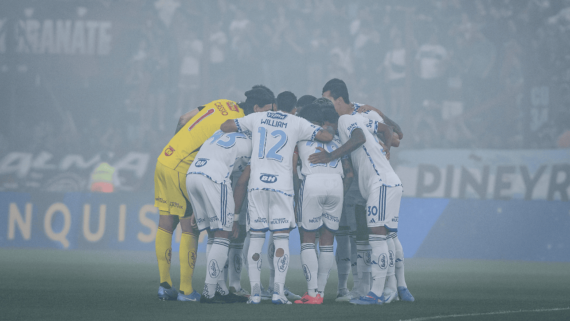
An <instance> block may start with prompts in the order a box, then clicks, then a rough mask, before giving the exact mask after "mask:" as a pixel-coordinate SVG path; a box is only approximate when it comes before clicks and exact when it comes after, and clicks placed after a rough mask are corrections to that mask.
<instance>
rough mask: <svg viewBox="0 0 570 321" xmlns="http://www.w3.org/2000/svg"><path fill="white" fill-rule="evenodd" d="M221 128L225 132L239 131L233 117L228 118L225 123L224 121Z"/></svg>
mask: <svg viewBox="0 0 570 321" xmlns="http://www.w3.org/2000/svg"><path fill="white" fill-rule="evenodd" d="M220 129H221V130H222V131H223V132H224V133H234V132H237V131H238V127H237V125H236V122H235V121H234V120H233V119H228V120H226V121H225V122H224V123H222V125H221V126H220Z"/></svg>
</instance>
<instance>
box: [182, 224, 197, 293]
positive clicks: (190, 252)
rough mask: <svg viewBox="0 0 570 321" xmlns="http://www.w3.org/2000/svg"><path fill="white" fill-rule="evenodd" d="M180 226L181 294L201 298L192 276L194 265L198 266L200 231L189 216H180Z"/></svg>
mask: <svg viewBox="0 0 570 321" xmlns="http://www.w3.org/2000/svg"><path fill="white" fill-rule="evenodd" d="M180 227H181V228H182V237H181V238H180V252H179V256H180V294H182V295H186V296H188V295H192V296H193V297H194V296H196V297H197V298H198V299H199V295H197V294H198V292H196V291H194V288H193V287H192V276H193V275H194V267H195V266H196V259H197V254H198V252H197V249H198V235H199V234H200V233H199V231H198V230H197V229H194V227H193V226H192V225H191V223H190V217H189V216H188V217H184V218H180ZM179 300H180V299H179ZM191 301H194V300H191Z"/></svg>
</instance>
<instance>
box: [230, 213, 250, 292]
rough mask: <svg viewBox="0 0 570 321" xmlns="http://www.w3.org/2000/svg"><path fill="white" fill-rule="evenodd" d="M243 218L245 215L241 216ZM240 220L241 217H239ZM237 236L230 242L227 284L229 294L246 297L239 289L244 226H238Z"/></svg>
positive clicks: (240, 288)
mask: <svg viewBox="0 0 570 321" xmlns="http://www.w3.org/2000/svg"><path fill="white" fill-rule="evenodd" d="M243 215H244V216H245V215H247V214H243ZM240 220H241V215H240ZM239 229H240V230H239V236H238V237H237V239H235V240H231V242H230V252H229V255H228V261H229V265H228V281H229V282H228V283H229V286H230V293H235V294H236V295H242V296H247V295H248V293H247V292H246V291H245V290H244V289H242V287H241V283H240V281H241V270H242V262H243V261H242V256H243V252H244V251H243V246H244V241H245V236H246V231H245V225H241V224H240V226H239Z"/></svg>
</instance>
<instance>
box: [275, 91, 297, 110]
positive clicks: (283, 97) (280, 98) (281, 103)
mask: <svg viewBox="0 0 570 321" xmlns="http://www.w3.org/2000/svg"><path fill="white" fill-rule="evenodd" d="M296 103H297V97H296V96H295V94H293V93H292V92H290V91H284V92H282V93H280V94H279V95H277V109H278V110H281V111H284V112H286V113H289V112H291V110H293V108H295V104H296Z"/></svg>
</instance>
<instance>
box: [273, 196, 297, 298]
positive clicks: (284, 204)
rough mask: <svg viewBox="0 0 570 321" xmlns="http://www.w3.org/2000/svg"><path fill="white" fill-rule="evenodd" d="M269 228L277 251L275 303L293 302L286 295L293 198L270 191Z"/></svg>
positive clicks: (275, 262)
mask: <svg viewBox="0 0 570 321" xmlns="http://www.w3.org/2000/svg"><path fill="white" fill-rule="evenodd" d="M269 193H270V194H271V201H270V203H269V212H268V213H269V220H268V221H269V229H270V230H271V231H272V232H273V243H274V244H275V253H274V257H273V265H274V267H275V283H274V284H273V297H272V298H271V301H272V302H273V303H274V304H291V302H290V301H289V300H288V299H287V297H286V296H285V280H286V278H287V271H288V270H289V259H290V254H289V231H290V230H291V229H292V228H294V227H295V215H294V213H293V198H292V197H289V196H286V195H283V194H281V193H277V192H269Z"/></svg>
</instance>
